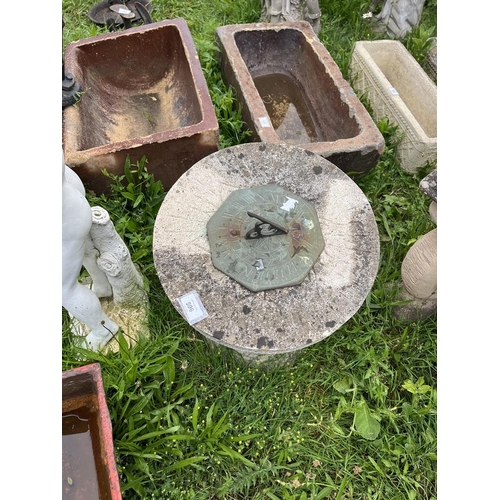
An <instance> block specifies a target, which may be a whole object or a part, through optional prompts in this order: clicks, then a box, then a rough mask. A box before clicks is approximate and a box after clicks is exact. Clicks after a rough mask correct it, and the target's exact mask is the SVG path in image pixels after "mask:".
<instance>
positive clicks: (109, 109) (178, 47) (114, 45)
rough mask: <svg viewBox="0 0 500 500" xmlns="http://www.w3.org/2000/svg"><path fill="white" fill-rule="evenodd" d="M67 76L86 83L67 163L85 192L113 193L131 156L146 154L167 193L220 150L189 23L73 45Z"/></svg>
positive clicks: (69, 116) (67, 119) (69, 119)
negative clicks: (112, 179)
mask: <svg viewBox="0 0 500 500" xmlns="http://www.w3.org/2000/svg"><path fill="white" fill-rule="evenodd" d="M65 69H66V70H67V71H69V72H71V73H72V74H73V75H74V77H75V79H76V80H77V81H78V82H79V83H80V84H81V86H82V89H83V94H82V95H81V98H80V101H79V102H78V103H77V104H76V105H73V106H68V107H67V108H65V109H64V111H63V145H64V155H65V159H66V164H67V165H68V166H69V167H71V168H73V169H74V170H75V172H76V173H77V174H78V175H79V176H80V178H81V179H82V181H83V183H84V185H85V187H86V188H87V189H91V190H93V191H95V192H96V193H98V194H100V193H101V192H103V191H106V190H107V188H108V186H109V179H108V178H107V177H105V176H103V175H102V172H101V169H103V168H106V169H107V170H108V171H109V172H112V173H114V174H117V175H121V174H123V165H124V162H125V159H126V157H127V155H129V156H130V159H131V161H132V163H136V162H137V161H139V160H140V159H141V157H142V156H143V155H145V156H146V157H147V159H148V164H147V167H148V170H149V172H151V173H153V174H154V176H155V179H157V180H158V179H159V180H160V181H161V182H162V184H163V186H164V187H165V189H169V188H170V187H171V186H172V184H174V182H175V181H176V180H177V179H178V178H179V177H180V176H181V175H182V174H183V173H184V172H185V171H186V170H187V169H189V168H190V167H191V166H192V165H193V164H194V163H196V162H197V161H198V160H200V159H201V158H203V157H205V156H206V155H208V154H211V153H213V152H215V151H217V150H218V148H219V126H218V122H217V119H216V116H215V111H214V108H213V105H212V101H211V99H210V95H209V92H208V87H207V84H206V81H205V78H204V76H203V72H202V69H201V65H200V62H199V59H198V55H197V52H196V49H195V46H194V43H193V39H192V37H191V34H190V32H189V29H188V26H187V24H186V21H185V20H184V19H173V20H165V21H160V22H157V23H151V24H146V25H143V26H139V27H136V28H129V29H127V30H124V31H121V32H113V33H106V34H103V35H97V36H94V37H91V38H86V39H83V40H79V41H77V42H72V43H70V44H68V46H67V47H66V52H65Z"/></svg>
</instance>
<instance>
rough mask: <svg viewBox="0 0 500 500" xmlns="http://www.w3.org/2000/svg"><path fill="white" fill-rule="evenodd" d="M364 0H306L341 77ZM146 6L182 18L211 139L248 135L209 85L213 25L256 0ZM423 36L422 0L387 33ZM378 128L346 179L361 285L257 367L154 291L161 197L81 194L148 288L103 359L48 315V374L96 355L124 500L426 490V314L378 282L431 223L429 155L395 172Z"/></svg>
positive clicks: (429, 445)
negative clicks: (400, 315) (376, 247)
mask: <svg viewBox="0 0 500 500" xmlns="http://www.w3.org/2000/svg"><path fill="white" fill-rule="evenodd" d="M94 3H95V2H93V1H89V0H85V1H78V2H77V1H76V0H63V2H62V5H63V9H62V14H63V18H64V21H65V23H66V26H65V28H64V30H63V49H64V46H66V44H67V43H69V42H71V41H74V40H78V39H81V38H87V37H90V36H93V35H96V34H98V33H104V32H105V29H104V28H100V27H97V26H95V25H94V24H93V23H92V22H91V21H90V20H89V19H88V18H87V11H88V9H89V8H90V7H91V6H92V5H93V4H94ZM369 3H370V2H368V1H361V0H345V1H342V0H329V1H321V0H320V6H321V10H322V18H321V21H322V30H321V33H320V35H319V38H320V40H321V41H322V42H323V43H324V45H325V47H326V48H327V49H328V51H329V52H330V53H331V55H332V57H333V59H334V60H335V62H336V63H337V64H338V65H339V67H340V69H341V71H342V73H343V74H344V77H345V78H347V79H349V71H348V67H349V61H350V57H351V53H352V49H353V44H354V42H355V41H356V40H361V39H370V38H374V35H373V34H371V33H370V31H369V29H368V26H367V25H366V23H365V22H364V21H363V19H362V14H363V13H364V12H366V11H367V9H368V5H369ZM153 5H154V9H153V11H152V17H153V20H154V21H160V20H162V19H172V18H177V17H183V18H184V19H186V21H187V23H188V26H189V28H190V31H191V34H192V36H193V39H194V41H195V45H196V47H197V50H198V54H199V57H200V62H201V64H202V68H203V71H204V74H205V78H206V80H207V83H208V86H209V89H210V93H211V97H212V100H213V103H214V107H215V110H216V114H217V117H218V120H219V126H220V134H221V138H220V144H221V148H224V147H227V146H231V145H235V144H239V143H242V142H245V141H246V140H248V136H247V134H246V133H245V132H244V128H243V124H242V122H241V117H240V114H239V112H238V109H236V108H235V106H234V98H233V94H232V92H231V89H228V88H226V87H225V86H224V84H223V83H222V79H221V75H220V71H219V69H218V66H217V59H216V48H215V29H216V27H217V26H220V25H225V24H235V23H249V22H256V21H257V20H258V18H259V14H260V2H259V1H258V0H242V1H239V2H236V1H233V0H214V1H212V2H208V1H201V0H189V1H187V0H186V1H180V0H171V1H170V0H153ZM435 35H437V29H436V2H435V1H434V2H432V1H428V2H427V3H426V6H425V10H424V13H423V16H422V22H421V26H420V28H419V29H418V30H415V32H414V33H412V34H410V35H408V36H407V37H406V38H405V39H404V40H403V42H404V43H405V44H406V46H407V47H408V48H409V49H411V51H412V53H413V54H414V55H415V57H416V58H417V59H421V58H422V56H423V55H425V47H426V41H427V38H428V37H429V36H435ZM379 128H380V129H381V131H382V132H383V134H384V137H385V139H386V149H385V152H384V154H383V156H382V157H381V159H380V162H379V164H378V165H377V166H376V167H375V168H374V169H372V170H371V171H370V172H369V173H368V174H366V175H364V176H362V177H356V178H353V179H354V180H355V182H356V183H357V184H358V185H359V186H360V188H361V189H362V190H363V192H364V193H365V195H366V196H367V197H368V199H369V201H370V203H371V205H372V208H373V211H374V214H375V217H376V220H377V223H378V228H379V233H380V243H381V259H380V269H379V273H378V275H377V278H376V280H375V284H374V286H373V288H372V290H371V292H370V294H369V295H368V297H367V299H366V301H365V303H364V304H363V306H362V307H361V308H360V309H359V311H358V312H357V313H356V314H355V315H354V316H353V317H352V318H351V319H350V320H349V321H348V322H347V323H346V324H345V325H343V326H342V327H341V328H340V329H339V330H338V331H336V332H335V333H334V334H333V335H331V336H330V337H329V338H327V339H325V340H324V341H323V342H321V343H319V344H315V345H313V346H311V347H309V348H307V349H305V350H304V351H302V352H301V354H300V356H298V357H297V359H296V360H295V361H294V362H293V363H288V364H286V365H284V366H281V367H278V368H274V369H272V370H266V369H264V368H262V367H257V366H251V365H246V364H245V363H243V362H242V361H241V360H240V359H239V357H238V356H237V355H236V354H235V353H234V352H233V351H231V350H229V349H225V348H219V347H214V346H212V345H211V344H210V343H209V342H208V341H206V340H205V338H204V337H203V336H201V335H199V334H198V333H197V332H196V331H195V330H194V329H193V328H191V327H189V325H188V324H187V323H186V322H185V321H184V320H183V319H182V318H181V317H180V316H179V314H178V313H177V312H176V310H175V309H174V307H173V306H172V305H171V303H170V302H169V300H168V299H167V298H166V295H165V293H164V292H163V289H162V287H161V285H160V283H159V281H158V278H157V277H156V273H155V269H154V265H153V259H152V251H151V250H152V249H151V245H152V234H153V224H154V217H155V215H156V212H157V210H158V207H159V203H160V202H161V199H162V198H163V196H164V195H165V193H164V191H163V190H162V189H154V188H151V186H153V180H152V179H151V178H150V176H148V175H147V174H144V173H143V174H142V177H141V179H139V178H138V179H137V182H136V184H135V190H134V193H135V196H136V198H135V200H130V199H127V198H125V197H123V196H122V192H123V188H122V187H121V184H120V179H115V191H114V193H113V194H112V195H110V196H107V197H104V196H103V197H99V198H96V197H93V196H91V195H90V194H89V200H90V201H91V202H92V204H100V205H101V206H103V207H104V208H106V209H107V210H108V211H109V212H110V215H111V218H112V220H113V221H114V223H115V227H116V228H117V231H118V232H119V233H120V235H122V237H123V238H124V240H125V242H126V243H127V245H128V247H129V249H130V251H131V254H132V257H133V260H134V262H135V263H136V264H137V265H138V266H139V268H140V269H141V272H142V273H143V275H144V276H145V278H146V280H147V286H148V291H149V300H150V311H149V329H150V332H151V337H150V339H149V340H142V341H141V342H140V343H139V344H138V345H136V346H135V347H134V348H133V349H129V348H127V345H126V342H124V341H122V342H121V349H120V351H119V352H118V353H117V354H109V355H106V356H104V355H102V354H97V353H92V352H88V351H85V350H82V349H81V348H79V347H78V346H77V345H76V344H75V342H74V340H73V338H72V336H71V332H70V328H69V321H68V317H67V314H66V313H65V312H64V310H63V314H62V331H63V356H62V358H63V359H62V369H63V370H67V369H71V368H74V367H77V366H81V365H83V364H88V363H91V362H99V363H100V364H101V369H102V372H103V378H104V385H105V389H106V396H107V402H108V407H109V411H110V414H111V420H112V425H113V438H114V445H115V452H116V461H117V466H118V471H119V475H120V481H121V486H122V493H123V498H124V499H126V500H133V499H139V498H141V499H142V498H147V499H188V498H189V499H190V498H193V499H200V500H203V499H212V500H215V499H270V500H275V499H283V500H285V499H294V500H307V499H310V500H313V499H321V498H326V499H334V500H340V499H350V498H352V499H371V500H375V499H380V500H399V499H401V500H403V499H405V500H406V499H411V500H413V499H429V500H430V499H435V498H437V487H436V473H437V465H436V464H437V461H436V454H437V438H436V432H437V430H436V427H437V424H436V420H437V416H436V413H437V410H436V408H437V391H436V387H437V373H436V367H437V361H436V356H437V339H436V333H437V327H436V318H435V317H431V318H429V319H426V320H421V321H418V322H414V323H407V324H406V323H402V322H400V321H398V320H397V319H395V318H394V317H393V314H392V310H393V307H394V305H395V304H397V299H396V293H395V291H394V290H393V289H391V288H390V287H388V286H387V285H388V284H392V283H397V282H398V280H399V279H400V274H401V263H402V260H403V258H404V257H405V255H406V253H407V252H408V250H409V248H410V247H411V245H412V244H413V243H414V242H415V241H416V240H417V239H418V238H419V237H420V236H422V235H424V234H425V233H427V232H428V231H430V230H431V229H433V228H434V227H435V225H434V223H433V222H432V220H431V218H430V216H429V214H428V206H429V204H430V200H429V198H427V197H425V196H424V195H423V194H422V193H421V192H420V190H419V189H418V184H419V181H420V179H422V178H423V177H424V176H425V175H426V174H427V173H429V172H430V171H431V170H432V169H433V168H435V166H436V165H428V166H427V167H426V168H424V169H421V170H420V171H419V172H418V173H417V174H415V175H412V174H408V173H406V172H404V171H402V170H401V168H400V166H399V164H398V161H397V159H396V155H395V149H396V148H397V141H396V137H397V131H396V130H395V129H394V128H393V127H391V126H390V125H389V124H387V123H386V122H384V121H383V122H381V123H380V124H379ZM146 165H147V163H146ZM136 175H137V176H138V177H139V174H136ZM140 180H142V181H144V183H143V184H142V187H140V186H139V181H140ZM148 187H149V188H148ZM140 193H142V194H141V199H140V200H139V202H138V205H137V206H136V207H134V208H132V207H133V205H134V201H137V199H138V197H139V195H140ZM141 200H142V201H141ZM122 340H123V339H122Z"/></svg>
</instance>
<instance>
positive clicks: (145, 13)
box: [88, 0, 153, 31]
mask: <svg viewBox="0 0 500 500" xmlns="http://www.w3.org/2000/svg"><path fill="white" fill-rule="evenodd" d="M151 10H152V3H151V1H150V0H129V1H128V2H127V1H125V0H103V1H101V2H99V3H98V4H96V5H94V6H93V7H91V8H90V10H89V12H88V17H89V19H90V20H91V21H93V22H94V23H95V24H97V25H98V26H106V27H107V28H108V30H109V31H116V29H117V28H119V27H121V26H123V27H124V28H125V29H127V28H130V27H131V26H132V23H135V22H139V21H142V22H143V24H149V23H152V22H153V20H152V18H151V15H150V13H151Z"/></svg>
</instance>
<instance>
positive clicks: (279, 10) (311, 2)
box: [260, 0, 321, 35]
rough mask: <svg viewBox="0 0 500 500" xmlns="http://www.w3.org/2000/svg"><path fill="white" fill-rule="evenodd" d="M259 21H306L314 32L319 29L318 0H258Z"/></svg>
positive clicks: (317, 32)
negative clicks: (260, 10)
mask: <svg viewBox="0 0 500 500" xmlns="http://www.w3.org/2000/svg"><path fill="white" fill-rule="evenodd" d="M260 3H261V6H262V12H261V18H260V19H261V21H262V22H266V23H281V22H283V21H308V22H309V23H310V24H311V26H312V28H313V30H314V32H315V33H316V35H317V34H319V32H320V29H321V23H320V17H321V11H320V9H319V1H318V0H260Z"/></svg>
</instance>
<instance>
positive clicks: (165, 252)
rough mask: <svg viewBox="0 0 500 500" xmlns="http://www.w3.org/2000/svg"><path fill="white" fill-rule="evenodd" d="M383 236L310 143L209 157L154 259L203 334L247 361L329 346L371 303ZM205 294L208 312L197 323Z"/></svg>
mask: <svg viewBox="0 0 500 500" xmlns="http://www.w3.org/2000/svg"><path fill="white" fill-rule="evenodd" d="M379 250H380V246H379V237H378V229H377V224H376V221H375V217H374V215H373V211H372V209H371V206H370V203H369V202H368V200H367V198H366V197H365V195H364V193H363V192H362V191H361V189H360V188H359V187H358V186H357V185H356V183H355V182H354V181H353V180H352V179H350V178H349V176H347V175H346V174H345V173H344V172H342V171H341V170H340V169H339V168H337V167H336V166H335V165H333V164H332V163H330V162H329V161H328V160H326V159H325V158H323V157H321V156H320V155H317V154H314V153H311V152H310V151H306V150H304V149H302V148H300V147H298V146H293V145H287V144H282V143H279V144H272V143H250V144H242V145H239V146H234V147H230V148H226V149H223V150H220V151H218V152H216V153H212V154H211V155H208V156H206V157H205V158H203V159H202V160H200V161H198V162H197V163H196V164H194V165H193V166H192V167H191V168H190V169H189V170H188V171H187V172H185V173H184V174H183V175H182V176H181V177H180V178H179V179H178V180H177V182H176V183H175V184H174V185H173V186H172V188H170V190H169V191H168V193H167V195H166V196H165V199H164V201H163V203H162V206H161V208H160V210H159V212H158V216H157V218H156V221H155V229H154V236H153V257H154V263H155V268H156V271H157V274H158V277H159V280H160V282H161V284H162V286H163V288H164V290H165V293H166V294H167V297H168V298H169V299H170V301H171V302H172V304H173V305H174V307H175V308H176V309H177V311H178V312H179V314H181V316H183V317H184V319H186V320H187V321H188V322H189V323H190V324H192V326H193V328H195V329H196V330H197V331H198V332H200V333H201V334H203V335H204V336H205V337H207V338H208V339H210V340H212V341H213V342H215V343H217V344H221V345H224V346H226V347H229V348H232V349H234V350H236V351H238V352H239V353H241V354H242V355H243V356H244V357H245V358H246V359H247V360H255V359H257V360H264V359H268V358H269V357H270V356H273V355H275V354H282V353H293V352H295V351H298V350H300V349H302V348H304V347H307V346H309V345H312V344H314V343H317V342H320V341H322V340H324V339H326V338H327V337H329V336H330V335H331V334H333V333H334V332H335V331H336V330H337V329H338V328H340V327H341V326H342V325H343V324H344V323H345V322H346V321H347V320H348V319H350V318H351V317H352V316H353V315H354V314H355V313H356V311H357V310H358V309H359V308H360V307H361V306H362V305H363V302H364V300H365V299H366V296H367V295H368V293H369V292H370V289H371V287H372V286H373V282H374V280H375V277H376V274H377V270H378V264H379ZM192 294H195V295H196V296H197V300H198V299H199V304H201V305H202V306H203V308H204V309H205V310H206V316H203V315H202V316H200V319H198V318H197V319H196V320H195V321H191V320H190V319H189V313H190V311H189V310H187V309H186V307H184V306H186V304H188V305H189V307H195V308H196V303H195V301H193V302H191V303H187V302H186V301H184V298H185V297H186V296H191V295H192Z"/></svg>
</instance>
